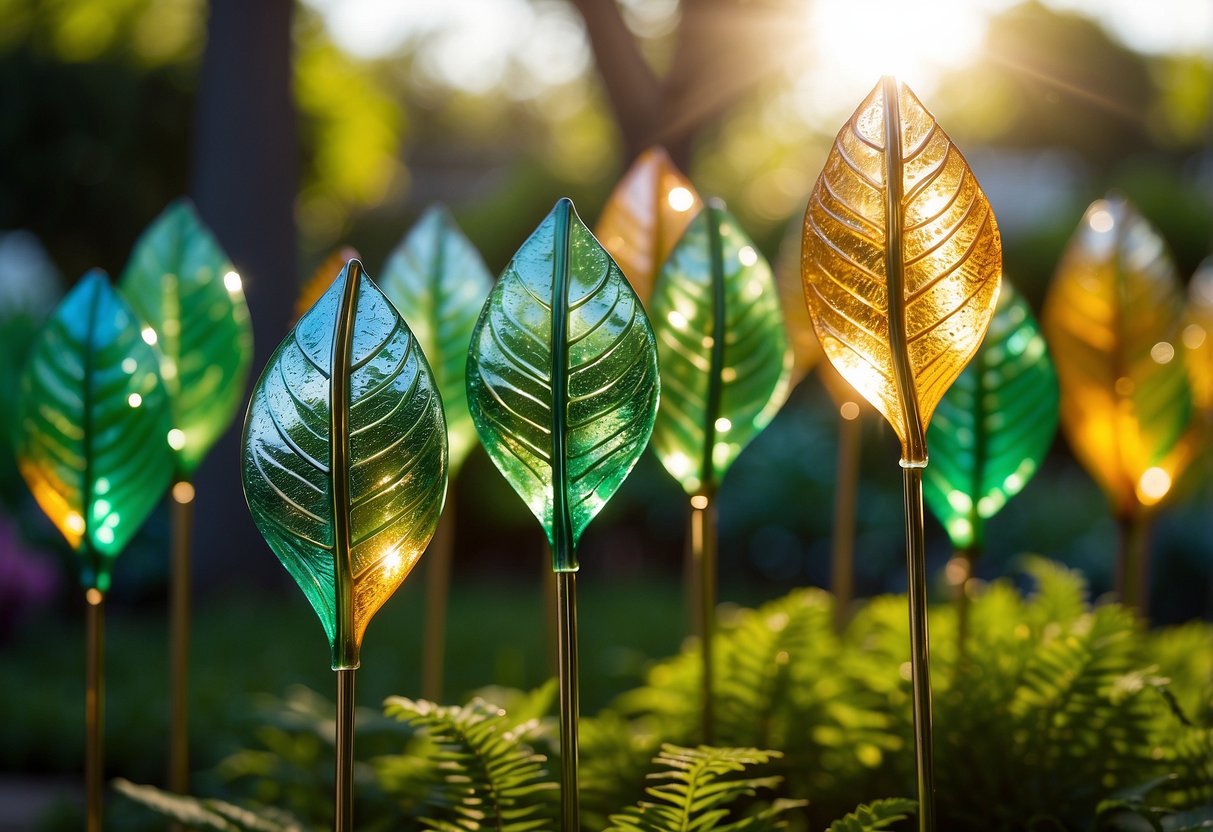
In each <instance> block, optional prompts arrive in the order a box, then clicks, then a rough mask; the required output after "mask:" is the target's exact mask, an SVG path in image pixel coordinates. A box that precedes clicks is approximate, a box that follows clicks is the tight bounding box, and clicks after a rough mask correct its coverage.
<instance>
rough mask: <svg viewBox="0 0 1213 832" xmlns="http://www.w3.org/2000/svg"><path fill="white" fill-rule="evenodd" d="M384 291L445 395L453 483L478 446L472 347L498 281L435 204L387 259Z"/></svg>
mask: <svg viewBox="0 0 1213 832" xmlns="http://www.w3.org/2000/svg"><path fill="white" fill-rule="evenodd" d="M379 286H380V288H382V289H383V293H384V294H385V295H387V296H388V300H390V301H391V302H392V303H394V304H395V305H396V309H397V310H398V311H399V312H400V314H401V315H403V316H404V319H405V320H406V321H408V322H409V327H411V328H412V330H413V336H414V337H415V338H416V339H417V341H418V343H420V344H421V349H422V351H423V352H424V353H425V357H426V358H427V359H428V360H429V362H430V369H432V370H433V372H434V380H435V381H436V382H437V384H438V389H439V390H440V391H441V392H442V405H443V408H444V409H445V411H446V430H447V441H448V444H449V446H450V470H451V476H452V477H454V476H455V473H456V472H457V471H458V470H459V466H460V465H462V464H463V460H464V459H465V458H466V457H467V455H468V452H469V451H470V450H472V448H473V447H475V444H476V428H475V426H474V425H473V424H472V417H471V415H470V414H469V413H468V401H467V363H468V347H469V346H470V344H471V342H472V329H473V328H475V326H476V318H477V317H479V315H480V309H481V307H483V306H484V300H485V298H487V297H488V296H489V290H490V289H492V288H493V276H492V275H491V274H489V270H488V269H487V268H485V265H484V261H483V260H481V259H480V253H479V252H478V251H476V248H475V247H474V246H473V245H472V244H471V242H470V241H469V240H468V238H467V237H465V236H463V233H462V232H460V230H459V226H457V225H455V221H454V220H453V219H452V218H451V215H450V214H449V213H447V211H446V209H445V208H442V207H437V206H436V207H433V208H431V209H429V210H428V211H426V212H425V214H424V215H422V217H421V219H419V220H418V221H417V224H416V225H415V226H413V229H412V230H411V231H410V232H409V234H408V236H407V237H406V238H405V239H404V241H403V242H401V244H400V245H399V246H397V247H396V249H395V250H394V251H393V252H392V253H391V254H390V255H389V256H388V259H387V264H386V265H385V266H384V267H383V277H382V278H381V279H380V281H379Z"/></svg>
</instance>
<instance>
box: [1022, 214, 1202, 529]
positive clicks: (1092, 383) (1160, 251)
mask: <svg viewBox="0 0 1213 832" xmlns="http://www.w3.org/2000/svg"><path fill="white" fill-rule="evenodd" d="M1043 319H1044V320H1043V323H1044V330H1045V335H1046V337H1047V338H1048V339H1049V346H1050V348H1051V349H1052V350H1053V355H1054V357H1055V360H1056V362H1057V375H1058V380H1059V381H1060V383H1061V425H1062V428H1063V430H1064V431H1065V434H1066V438H1067V439H1068V440H1069V443H1070V447H1071V448H1072V449H1073V450H1074V454H1075V456H1077V457H1078V459H1079V461H1080V462H1082V464H1083V466H1084V467H1086V469H1087V471H1089V472H1090V474H1091V476H1093V477H1094V478H1095V481H1096V482H1098V483H1099V485H1100V487H1101V488H1102V489H1103V490H1104V493H1105V494H1107V496H1108V499H1109V500H1110V501H1111V502H1112V504H1113V506H1114V507H1115V509H1116V511H1117V512H1118V513H1120V514H1122V515H1123V514H1131V513H1133V512H1135V511H1136V510H1137V508H1138V506H1139V505H1151V504H1154V503H1157V502H1159V501H1160V500H1161V499H1162V498H1163V497H1164V496H1166V493H1167V491H1168V490H1169V489H1170V485H1171V483H1172V482H1173V481H1174V479H1175V477H1176V476H1177V474H1178V473H1179V471H1178V469H1177V468H1176V469H1175V470H1171V468H1172V467H1174V466H1177V465H1178V464H1179V463H1180V462H1181V461H1184V460H1186V457H1187V455H1186V454H1179V455H1177V456H1172V452H1173V451H1174V450H1175V448H1176V447H1177V446H1178V444H1179V442H1180V439H1181V437H1182V436H1183V434H1184V431H1185V429H1186V427H1187V424H1188V416H1189V412H1190V408H1191V391H1190V387H1189V384H1188V376H1187V372H1186V370H1185V367H1184V362H1183V361H1182V360H1175V359H1180V358H1181V357H1180V356H1177V355H1176V352H1177V345H1179V344H1180V343H1181V337H1182V332H1181V330H1182V327H1183V300H1182V296H1181V294H1180V290H1179V281H1178V279H1177V277H1176V274H1175V267H1174V265H1172V263H1171V260H1170V257H1169V256H1168V255H1167V253H1166V248H1165V246H1164V244H1163V241H1162V238H1160V237H1159V236H1158V234H1157V233H1156V232H1155V231H1154V229H1153V228H1151V227H1150V225H1149V224H1148V223H1147V222H1146V221H1145V220H1144V219H1143V218H1142V217H1141V215H1140V214H1138V213H1137V211H1136V209H1134V208H1133V207H1132V206H1131V205H1130V204H1129V203H1128V202H1127V201H1125V200H1124V199H1122V198H1119V197H1112V198H1109V199H1101V200H1096V201H1095V202H1093V203H1092V204H1091V206H1090V207H1089V208H1088V209H1087V212H1086V214H1084V215H1083V218H1082V222H1081V223H1080V224H1079V226H1078V230H1077V231H1076V232H1075V233H1074V236H1073V237H1072V238H1071V239H1070V243H1069V245H1068V246H1067V248H1066V251H1065V254H1064V256H1063V257H1062V260H1061V263H1060V264H1059V265H1058V267H1057V273H1056V274H1055V275H1054V277H1053V283H1052V285H1051V286H1050V288H1049V294H1048V297H1047V298H1046V299H1045V307H1044V315H1043ZM1164 479H1165V485H1164Z"/></svg>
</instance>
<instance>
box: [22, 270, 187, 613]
mask: <svg viewBox="0 0 1213 832" xmlns="http://www.w3.org/2000/svg"><path fill="white" fill-rule="evenodd" d="M141 327H142V324H141V323H140V322H139V321H138V319H137V318H136V317H135V313H134V312H133V311H132V310H131V308H130V307H129V306H128V305H127V304H126V302H125V301H124V300H123V299H122V298H121V297H120V296H119V295H118V293H117V292H115V291H114V289H113V288H112V287H111V286H110V283H109V280H108V279H107V278H106V276H105V274H104V273H103V272H101V271H96V270H94V271H91V272H89V273H88V274H86V275H85V276H84V277H83V278H82V279H81V280H80V282H79V283H78V284H77V285H76V287H75V288H74V289H73V290H72V291H71V292H69V293H68V295H67V297H65V298H64V299H63V302H62V303H60V304H59V306H58V308H56V310H55V312H54V314H52V315H51V318H50V320H49V321H47V323H46V326H45V327H43V329H42V332H41V333H40V334H39V335H38V337H37V339H36V340H35V341H34V343H33V346H32V348H31V350H30V356H29V361H28V362H27V363H26V365H25V370H24V372H23V373H22V375H21V382H20V395H19V399H18V403H17V414H18V422H17V462H18V465H19V467H20V469H21V473H22V475H23V476H24V477H25V480H26V482H27V483H29V487H30V490H31V491H33V494H34V498H35V499H36V500H37V501H38V505H39V506H41V507H42V510H43V511H44V512H46V515H47V516H48V517H49V518H50V519H51V521H52V522H53V523H54V524H55V526H56V528H58V529H59V531H60V533H62V534H63V536H64V537H65V538H66V539H67V542H68V543H69V544H70V545H71V547H72V549H74V550H75V551H76V553H77V554H78V555H80V556H81V558H80V581H81V583H82V584H83V585H84V587H85V588H86V589H98V590H100V591H102V592H105V591H106V590H108V589H109V585H110V570H111V568H112V566H113V561H114V559H115V558H116V557H117V556H118V555H119V554H120V553H121V552H122V550H123V549H124V548H125V547H126V544H127V543H128V542H129V541H130V539H131V538H132V537H133V536H134V535H135V532H137V531H138V530H139V527H140V526H142V525H143V522H144V521H145V520H146V519H147V517H148V515H149V514H151V512H152V510H153V509H154V508H155V507H156V505H157V504H158V503H159V502H160V499H161V497H163V496H164V489H165V488H166V487H167V486H168V484H169V481H170V479H171V478H172V474H173V468H174V455H173V451H172V449H171V448H170V447H169V445H168V433H169V430H170V429H171V427H172V421H171V411H170V408H169V400H168V395H167V393H166V391H165V389H164V386H163V385H162V384H161V381H160V375H159V360H160V359H159V357H158V356H157V354H156V352H155V350H153V349H152V348H151V347H150V346H148V345H147V344H146V343H144V340H143V338H142V336H141Z"/></svg>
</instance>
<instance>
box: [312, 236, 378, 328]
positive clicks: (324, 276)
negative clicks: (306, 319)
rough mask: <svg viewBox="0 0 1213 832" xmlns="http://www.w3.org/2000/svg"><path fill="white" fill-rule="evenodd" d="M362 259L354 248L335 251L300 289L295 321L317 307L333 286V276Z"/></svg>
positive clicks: (336, 249) (339, 248)
mask: <svg viewBox="0 0 1213 832" xmlns="http://www.w3.org/2000/svg"><path fill="white" fill-rule="evenodd" d="M360 259H362V255H360V254H359V253H358V250H357V249H355V248H354V247H353V246H340V247H338V248H335V249H333V251H332V252H330V253H329V256H328V257H326V258H324V260H322V261H321V262H320V265H319V266H317V267H316V269H315V271H313V272H312V274H311V277H309V278H308V279H307V280H305V281H304V282H303V285H301V286H300V287H299V296H298V297H297V298H295V320H299V319H300V318H302V317H303V316H304V315H306V314H307V311H308V310H309V309H311V308H312V307H313V306H315V305H316V301H318V300H320V297H321V296H322V295H323V294H324V293H325V292H327V291H328V290H329V287H330V286H332V285H333V275H335V274H337V273H339V272H340V271H341V270H342V269H343V268H345V264H346V263H348V262H350V261H351V260H360Z"/></svg>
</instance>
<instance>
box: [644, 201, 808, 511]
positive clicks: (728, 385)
mask: <svg viewBox="0 0 1213 832" xmlns="http://www.w3.org/2000/svg"><path fill="white" fill-rule="evenodd" d="M650 310H651V311H652V315H653V331H654V332H655V333H656V335H657V348H658V350H659V352H660V355H661V379H662V383H663V385H664V394H663V395H662V397H661V410H660V411H659V412H658V413H657V425H656V427H655V428H654V430H653V447H654V449H655V450H656V451H657V456H658V458H659V459H660V460H661V464H662V465H664V466H665V469H666V470H667V471H669V472H670V475H671V476H672V477H674V479H676V480H678V482H679V483H680V484H681V485H682V487H683V490H685V491H686V492H687V493H688V494H691V495H694V494H711V493H714V492H715V491H716V488H717V487H718V486H719V485H720V480H721V479H722V478H723V477H724V475H725V473H726V472H727V471H728V470H729V466H730V465H732V464H733V460H735V459H737V456H738V454H740V453H741V451H742V449H743V448H744V447H745V446H746V445H747V444H748V443H749V442H750V440H751V439H753V438H754V437H755V436H757V435H758V434H759V432H761V431H762V429H763V428H765V427H766V426H767V423H768V422H770V421H771V419H772V417H774V415H775V413H776V412H777V411H778V410H779V408H780V407H781V406H782V405H783V402H784V400H785V399H786V398H787V395H788V382H789V378H790V375H791V371H792V350H791V346H790V345H789V344H788V336H787V332H786V330H785V328H784V323H783V313H782V311H781V310H780V305H779V290H778V289H777V288H776V286H775V279H774V277H773V276H772V274H771V267H770V266H769V265H767V261H766V260H765V259H764V258H763V256H762V255H761V254H759V253H758V248H757V247H756V246H755V245H754V244H753V242H751V241H750V238H749V237H747V236H746V234H745V232H744V231H742V230H741V227H740V226H738V224H737V222H736V220H734V219H733V217H732V216H730V215H729V213H728V212H727V211H725V210H724V207H723V206H722V205H721V204H720V203H719V202H714V203H712V204H711V205H709V206H708V207H707V208H705V209H703V210H702V211H700V212H699V214H698V215H697V216H696V217H695V219H693V220H692V221H691V224H690V225H689V226H687V230H686V233H684V234H683V236H682V239H681V240H679V241H678V245H676V246H675V247H674V251H673V252H672V253H671V254H670V259H668V260H667V261H666V263H665V265H664V266H663V267H662V269H661V274H660V275H659V276H658V278H657V286H656V288H654V290H653V299H652V301H651V302H650Z"/></svg>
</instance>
